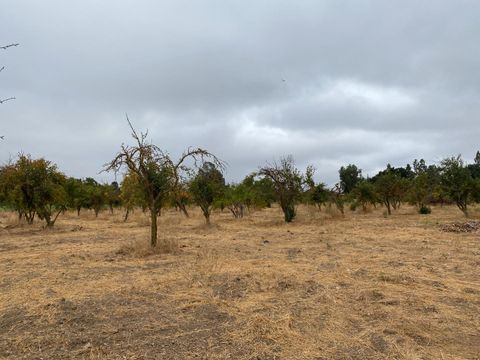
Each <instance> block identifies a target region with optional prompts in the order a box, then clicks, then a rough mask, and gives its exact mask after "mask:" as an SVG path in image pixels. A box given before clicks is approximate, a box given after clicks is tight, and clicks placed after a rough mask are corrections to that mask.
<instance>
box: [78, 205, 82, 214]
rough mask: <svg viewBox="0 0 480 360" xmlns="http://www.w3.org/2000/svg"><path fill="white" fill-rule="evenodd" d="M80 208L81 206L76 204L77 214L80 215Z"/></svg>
mask: <svg viewBox="0 0 480 360" xmlns="http://www.w3.org/2000/svg"><path fill="white" fill-rule="evenodd" d="M81 209H82V208H81V207H80V206H77V216H80V210H81Z"/></svg>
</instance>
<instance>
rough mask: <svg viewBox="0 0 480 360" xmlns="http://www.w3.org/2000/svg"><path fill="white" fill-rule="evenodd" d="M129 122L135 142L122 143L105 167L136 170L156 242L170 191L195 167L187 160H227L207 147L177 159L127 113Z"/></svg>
mask: <svg viewBox="0 0 480 360" xmlns="http://www.w3.org/2000/svg"><path fill="white" fill-rule="evenodd" d="M127 122H128V125H129V126H130V129H131V131H132V137H133V139H134V140H135V143H136V144H135V145H133V146H129V145H125V144H122V146H121V149H120V151H119V152H118V154H117V156H115V158H114V159H113V160H112V161H111V162H110V163H108V164H105V167H104V171H115V172H118V171H120V170H121V169H122V168H123V169H125V168H126V169H127V170H128V172H129V173H130V174H135V176H136V177H137V178H138V181H139V183H140V187H141V189H142V191H143V195H144V197H145V199H146V202H147V206H148V209H149V211H150V219H151V224H150V225H151V235H150V245H151V246H152V247H156V246H157V237H158V236H157V216H158V215H159V213H160V211H161V209H162V207H163V206H164V204H165V201H166V199H167V197H168V196H169V195H171V194H172V193H175V192H176V191H177V190H178V188H179V187H180V185H181V184H183V183H184V181H185V179H186V176H188V175H189V174H191V173H192V169H191V168H190V167H189V166H187V165H186V162H187V160H191V161H193V166H194V167H198V163H200V162H201V163H203V162H204V159H206V158H209V159H210V160H211V161H213V162H214V163H215V164H216V165H218V166H220V167H223V166H224V163H223V162H222V161H221V160H219V159H218V158H217V157H216V156H214V155H213V154H211V153H209V152H208V151H207V150H204V149H200V148H196V149H191V148H189V149H188V150H187V151H185V152H184V153H183V154H182V156H181V157H180V159H178V161H176V162H174V161H173V160H172V159H171V158H170V156H169V154H168V153H166V152H165V151H163V150H162V149H160V148H159V147H158V146H156V145H154V144H152V143H149V142H148V141H147V136H148V131H147V132H146V133H142V132H140V133H137V131H136V130H135V129H134V127H133V126H132V123H131V122H130V120H129V118H128V115H127Z"/></svg>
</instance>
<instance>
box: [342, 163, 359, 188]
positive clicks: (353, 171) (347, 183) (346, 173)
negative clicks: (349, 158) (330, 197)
mask: <svg viewBox="0 0 480 360" xmlns="http://www.w3.org/2000/svg"><path fill="white" fill-rule="evenodd" d="M338 174H339V176H340V189H341V191H342V192H343V193H344V194H349V193H350V192H352V191H353V189H354V188H355V186H356V185H357V184H358V183H359V182H360V181H361V180H362V170H360V169H359V168H357V166H356V165H353V164H350V165H347V166H346V167H343V166H342V167H341V168H340V170H338Z"/></svg>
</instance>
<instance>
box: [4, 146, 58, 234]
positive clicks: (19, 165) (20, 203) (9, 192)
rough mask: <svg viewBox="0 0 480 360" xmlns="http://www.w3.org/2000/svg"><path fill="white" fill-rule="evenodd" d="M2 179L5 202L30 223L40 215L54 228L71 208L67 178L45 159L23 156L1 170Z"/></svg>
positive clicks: (48, 225)
mask: <svg viewBox="0 0 480 360" xmlns="http://www.w3.org/2000/svg"><path fill="white" fill-rule="evenodd" d="M0 179H1V180H0V193H1V194H2V199H3V201H4V202H5V203H7V204H8V205H9V206H10V207H12V208H13V209H15V210H16V211H17V212H18V213H19V216H20V217H25V219H26V220H27V222H28V223H30V224H31V223H32V222H33V220H34V218H35V215H37V216H38V217H39V218H40V219H41V220H44V221H45V223H46V226H47V227H53V226H54V224H55V221H56V220H57V218H58V215H59V214H60V212H61V211H63V210H64V209H65V208H66V206H67V196H66V192H65V190H64V184H65V176H64V175H63V174H62V173H61V172H59V171H58V170H57V167H56V165H54V164H52V163H51V162H49V161H47V160H45V159H32V158H31V157H30V156H26V155H19V157H18V160H17V161H16V162H15V163H14V164H8V165H5V166H3V167H2V168H1V170H0Z"/></svg>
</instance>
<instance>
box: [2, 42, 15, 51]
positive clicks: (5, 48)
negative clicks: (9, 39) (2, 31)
mask: <svg viewBox="0 0 480 360" xmlns="http://www.w3.org/2000/svg"><path fill="white" fill-rule="evenodd" d="M18 45H20V44H18V43H15V44H9V45H4V46H0V49H3V50H7V49H8V48H11V47H14V46H18Z"/></svg>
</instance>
